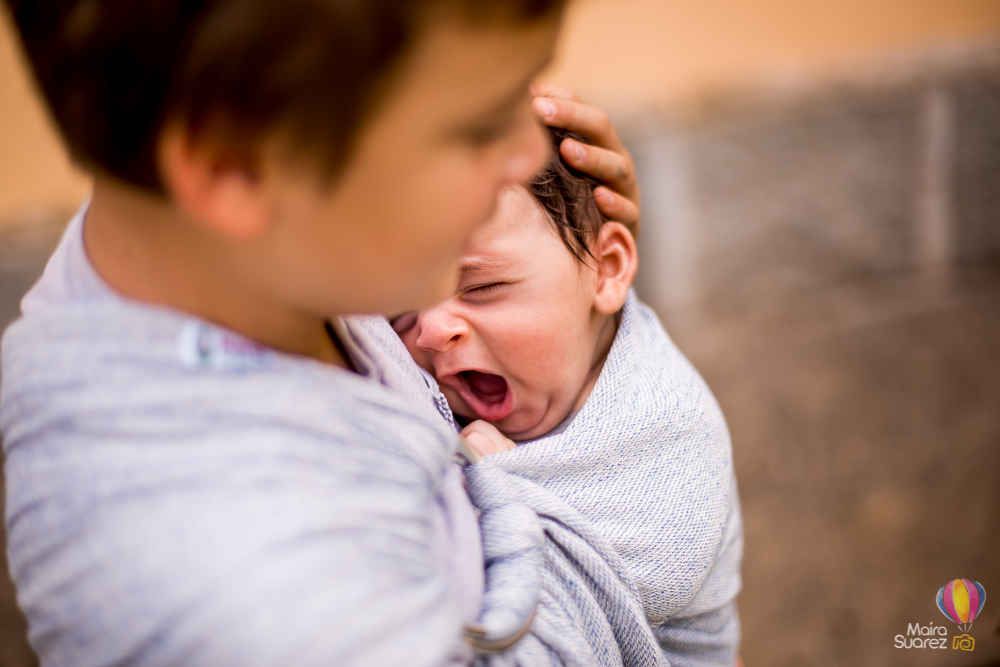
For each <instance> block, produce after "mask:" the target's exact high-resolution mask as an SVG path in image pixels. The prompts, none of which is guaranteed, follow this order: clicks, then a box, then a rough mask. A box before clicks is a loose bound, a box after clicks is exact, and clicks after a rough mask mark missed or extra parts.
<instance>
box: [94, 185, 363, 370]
mask: <svg viewBox="0 0 1000 667" xmlns="http://www.w3.org/2000/svg"><path fill="white" fill-rule="evenodd" d="M83 240H84V247H85V248H86V251H87V256H88V258H89V259H90V262H91V264H92V265H93V267H94V269H95V270H96V271H97V273H98V275H100V276H101V278H102V279H103V280H104V281H105V282H106V283H107V284H108V285H109V286H110V287H111V288H112V289H114V290H115V291H116V292H118V293H119V294H121V295H122V296H124V297H126V298H129V299H134V300H136V301H142V302H146V303H152V304H156V305H161V306H166V307H168V308H173V309H176V310H181V311H184V312H187V313H190V314H192V315H195V316H197V317H199V318H201V319H204V320H206V321H210V322H214V323H216V324H219V325H221V326H224V327H226V328H228V329H231V330H233V331H235V332H237V333H239V334H241V335H243V336H246V337H247V338H250V339H251V340H254V341H256V342H258V343H261V344H263V345H266V346H268V347H272V348H275V349H277V350H281V351H284V352H289V353H292V354H298V355H303V356H307V357H313V358H316V359H319V360H321V361H326V362H330V363H334V364H336V365H339V366H345V367H346V366H347V363H346V361H345V359H344V357H343V355H342V354H341V352H340V351H339V349H338V348H337V345H336V344H335V343H334V342H333V340H332V339H331V338H330V336H329V334H328V333H327V329H326V320H327V319H328V317H324V316H320V315H317V314H315V313H309V312H306V311H303V310H302V309H300V308H296V307H294V306H292V305H291V304H288V303H282V302H280V301H279V300H277V299H275V298H273V296H271V295H269V294H266V293H263V292H261V291H260V290H257V289H254V288H253V287H252V286H251V285H250V284H249V283H248V282H246V281H242V280H240V278H239V271H235V270H233V268H234V267H235V266H237V265H238V252H239V249H238V247H234V246H233V245H232V244H230V243H227V242H225V241H224V240H222V239H220V238H219V237H217V236H214V235H212V234H210V233H209V232H208V231H207V230H204V229H202V228H201V227H200V226H198V225H196V224H194V223H192V222H191V221H190V220H188V219H186V218H185V217H184V216H183V215H181V214H180V213H179V212H178V211H177V210H176V209H175V208H174V207H173V206H171V204H170V203H169V202H167V201H166V200H164V199H162V198H158V197H155V196H153V195H149V194H146V193H144V192H141V191H138V190H136V189H133V188H131V187H129V186H126V185H123V184H121V183H119V182H116V181H114V180H112V179H109V178H106V177H100V176H99V177H97V179H96V181H95V185H94V195H93V198H92V200H91V203H90V207H89V209H88V211H87V216H86V221H85V224H84V228H83ZM332 315H333V313H331V314H330V316H332Z"/></svg>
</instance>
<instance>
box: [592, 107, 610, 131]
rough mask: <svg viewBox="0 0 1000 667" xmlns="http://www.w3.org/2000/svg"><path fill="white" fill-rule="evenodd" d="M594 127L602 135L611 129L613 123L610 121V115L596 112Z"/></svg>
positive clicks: (599, 111)
mask: <svg viewBox="0 0 1000 667" xmlns="http://www.w3.org/2000/svg"><path fill="white" fill-rule="evenodd" d="M594 127H595V129H596V130H597V131H598V132H600V133H601V134H604V133H606V132H607V131H608V130H610V129H611V121H610V120H608V115H607V114H606V113H604V112H603V111H601V110H600V109H597V110H596V111H595V112H594Z"/></svg>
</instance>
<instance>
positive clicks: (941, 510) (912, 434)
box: [664, 267, 1000, 667]
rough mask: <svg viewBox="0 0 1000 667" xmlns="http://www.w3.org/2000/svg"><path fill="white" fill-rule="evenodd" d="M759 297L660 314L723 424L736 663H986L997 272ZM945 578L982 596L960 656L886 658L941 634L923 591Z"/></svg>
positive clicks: (997, 388) (996, 538) (999, 539)
mask: <svg viewBox="0 0 1000 667" xmlns="http://www.w3.org/2000/svg"><path fill="white" fill-rule="evenodd" d="M762 305H763V307H762V309H761V312H759V313H752V312H751V313H735V312H717V313H714V314H712V315H705V314H702V315H701V316H700V317H701V319H700V320H699V321H698V322H697V323H692V322H691V321H690V316H689V314H687V313H676V312H674V313H671V312H667V313H665V318H664V320H665V324H666V326H667V328H668V331H670V332H671V334H672V336H673V337H674V339H675V341H676V342H677V343H678V345H679V346H680V347H681V349H683V350H684V351H685V352H686V353H687V354H688V356H689V357H690V358H691V360H692V361H693V362H694V364H695V366H697V367H698V368H699V369H700V370H701V372H702V373H703V375H704V376H705V378H706V380H707V381H708V383H709V385H710V386H711V387H712V388H713V390H714V391H715V393H716V396H717V398H718V400H719V402H720V404H721V405H722V409H723V412H724V413H725V415H726V417H727V419H728V422H729V426H730V429H731V431H732V436H733V448H734V454H735V459H736V468H737V475H738V479H739V483H740V492H741V498H742V502H743V514H744V520H745V522H746V555H745V560H744V569H743V573H744V590H743V593H742V594H741V596H740V611H741V615H742V620H743V630H744V644H743V655H744V658H745V660H746V664H747V665H748V667H754V666H767V667H783V666H786V665H787V666H788V667H792V666H798V665H817V666H826V665H829V666H834V665H836V666H838V667H862V666H866V665H870V666H872V667H876V666H878V667H881V666H889V665H899V666H900V667H903V666H918V665H928V666H930V665H941V666H944V665H986V664H991V661H994V662H995V663H996V664H1000V641H998V639H1000V637H998V636H997V634H996V633H997V631H998V630H1000V627H998V625H1000V605H998V604H996V603H995V602H992V601H991V599H990V597H989V596H990V595H991V593H990V591H991V590H998V589H1000V562H998V559H997V554H998V553H1000V485H998V484H997V474H998V473H1000V447H998V444H1000V354H998V353H997V347H998V345H1000V270H998V269H996V268H994V269H991V268H987V267H976V268H959V269H955V270H954V271H953V272H952V273H951V274H950V275H949V276H948V277H947V279H945V280H942V281H941V282H939V283H936V284H935V283H933V282H932V283H930V284H928V282H927V279H926V277H925V276H922V275H919V274H901V275H892V276H887V277H885V278H880V279H872V280H865V281H860V282H857V283H854V284H851V285H847V286H844V287H841V288H837V289H832V290H827V291H822V292H816V293H813V294H810V295H808V297H807V298H804V299H802V300H799V301H795V302H789V301H785V302H783V303H781V304H773V303H770V304H762ZM672 320H677V321H681V322H683V323H684V324H683V326H681V325H678V326H672V324H671V322H672ZM955 578H968V579H973V580H975V581H979V582H980V583H982V584H983V585H984V586H985V588H986V590H987V602H986V606H985V608H984V609H983V616H982V618H981V619H980V620H979V621H977V622H976V624H975V626H974V628H973V632H972V634H973V636H974V637H975V638H976V642H977V643H976V647H975V650H974V651H973V652H971V653H962V652H959V651H948V652H946V653H942V652H941V651H940V650H937V651H935V650H926V651H925V650H901V649H896V648H895V647H894V640H893V638H894V637H895V635H897V634H902V635H906V632H907V625H908V624H909V623H920V624H922V625H927V624H929V623H931V622H934V623H935V624H947V625H951V624H950V623H947V619H945V618H944V617H943V616H942V615H941V614H940V612H938V610H937V608H936V606H935V600H934V598H935V596H936V594H937V591H938V589H939V588H940V587H941V586H943V585H944V584H946V583H947V582H948V581H950V580H952V579H955ZM991 584H992V586H991ZM992 595H994V596H996V593H993V594H992ZM995 599H996V598H995V597H994V598H993V600H994V601H995ZM949 630H950V634H959V633H957V632H955V628H954V626H952V627H950V628H949Z"/></svg>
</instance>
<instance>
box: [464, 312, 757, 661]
mask: <svg viewBox="0 0 1000 667" xmlns="http://www.w3.org/2000/svg"><path fill="white" fill-rule="evenodd" d="M466 475H467V480H468V485H469V491H470V494H471V496H472V498H473V501H474V502H475V503H476V505H477V506H478V507H479V508H480V510H481V511H482V518H481V525H482V531H483V542H484V552H485V557H486V560H487V564H488V565H492V568H491V569H489V570H488V574H487V593H486V607H485V611H484V615H483V621H484V624H485V625H488V626H489V625H492V626H493V627H498V628H499V627H501V626H505V625H506V627H507V628H508V629H510V628H513V627H516V626H517V624H518V623H519V622H520V620H521V619H519V618H518V614H519V613H520V614H522V615H523V614H528V613H531V609H532V608H533V604H532V603H533V601H534V599H536V598H537V599H539V606H538V609H537V612H536V617H535V622H534V629H533V632H532V634H531V636H530V637H529V638H528V642H527V643H529V644H538V645H539V646H536V647H535V648H536V649H540V647H542V646H544V647H546V648H547V649H548V650H549V651H550V652H552V654H553V655H555V654H558V655H559V656H560V659H561V660H563V661H564V662H570V663H571V662H573V659H572V653H573V651H572V646H573V645H578V644H579V639H580V637H578V636H575V635H576V633H582V635H583V638H584V639H585V641H584V644H586V645H589V646H591V647H593V649H594V653H595V654H596V658H597V663H598V664H600V665H662V664H671V665H732V664H733V662H734V660H735V656H736V651H737V645H738V641H739V622H738V617H737V615H736V611H735V605H734V603H733V599H734V597H735V595H736V593H737V592H738V590H739V588H740V573H739V567H740V559H741V554H742V523H741V518H740V510H739V502H738V498H737V494H736V486H735V479H734V476H733V468H732V454H731V448H730V441H729V434H728V431H727V429H726V425H725V421H724V420H723V417H722V414H721V412H720V410H719V408H718V406H717V404H716V402H715V400H714V398H713V396H712V394H711V392H710V391H709V389H708V387H707V386H706V385H705V383H704V381H703V380H702V379H701V377H700V376H699V375H698V373H697V372H696V371H695V370H694V368H692V366H691V365H690V364H689V363H688V361H687V360H686V359H685V358H684V356H683V355H682V354H681V353H680V352H679V351H678V350H677V348H676V347H675V346H674V345H673V343H672V342H671V341H670V339H669V337H668V336H667V335H666V333H665V331H664V330H663V328H662V326H661V325H660V323H659V321H658V320H657V318H656V316H655V314H653V312H652V311H651V310H649V309H648V308H647V307H646V306H644V305H643V304H642V303H640V302H639V301H638V300H637V299H636V297H635V294H634V293H630V294H629V297H628V301H627V303H626V305H625V308H624V312H623V315H622V321H621V325H620V328H619V331H618V334H617V337H616V339H615V341H614V344H613V346H612V349H611V351H610V353H609V356H608V359H607V361H606V363H605V366H604V369H603V371H602V374H601V377H600V378H599V380H598V382H597V384H596V386H595V387H594V390H593V392H592V394H591V395H590V397H589V398H588V400H587V402H586V404H585V405H584V407H583V409H582V410H581V411H580V412H579V413H578V414H577V415H576V416H575V418H574V419H573V421H572V422H571V423H570V424H569V426H568V427H567V428H566V429H565V430H564V431H563V432H561V433H559V434H557V435H552V436H549V437H543V438H540V439H538V440H535V441H531V442H528V443H524V444H522V445H521V446H520V447H518V448H517V449H516V450H513V451H509V452H504V453H502V454H498V455H494V456H491V457H488V458H486V459H484V460H483V461H482V462H480V463H477V464H476V465H473V466H470V467H469V468H468V469H467V471H466ZM527 510H530V511H527ZM532 514H536V515H537V517H538V519H537V521H538V522H539V524H540V527H541V529H542V531H543V533H544V538H545V539H544V541H543V542H542V543H541V546H540V548H539V549H538V550H537V552H534V556H533V557H534V558H535V559H536V560H535V561H532V557H531V556H529V554H531V553H532V552H531V549H530V547H529V546H528V542H529V541H530V535H531V534H532V531H534V530H536V528H535V526H534V523H533V520H534V517H532V516H531V515H532ZM518 533H520V534H522V535H524V536H525V537H524V538H523V539H524V544H525V547H524V548H522V549H520V550H512V549H511V546H510V545H511V544H512V543H516V542H517V540H516V539H512V537H511V536H512V535H516V534H518ZM514 552H516V553H514ZM512 554H513V555H512ZM508 560H513V561H514V562H507V561H508ZM537 563H540V564H541V574H540V576H539V575H535V574H534V573H533V571H532V569H531V566H532V565H535V564H537ZM502 565H506V566H507V567H506V570H505V569H504V568H503V567H500V566H502ZM519 572H520V574H519ZM519 577H520V578H519ZM511 582H515V583H514V584H512V583H511ZM517 582H519V583H520V585H517ZM539 591H540V592H539ZM574 629H575V630H574ZM498 632H499V631H498ZM527 649H528V646H525V647H523V648H522V650H527ZM516 654H517V651H515V652H511V653H510V654H509V656H508V661H509V662H510V663H511V664H516V663H520V664H536V663H534V662H530V661H524V660H519V659H518V658H517V655H516ZM536 659H538V660H541V658H540V657H539V658H536ZM580 660H581V664H589V663H590V661H592V660H593V658H592V657H585V656H581V657H580Z"/></svg>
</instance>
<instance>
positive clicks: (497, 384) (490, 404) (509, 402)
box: [458, 371, 514, 421]
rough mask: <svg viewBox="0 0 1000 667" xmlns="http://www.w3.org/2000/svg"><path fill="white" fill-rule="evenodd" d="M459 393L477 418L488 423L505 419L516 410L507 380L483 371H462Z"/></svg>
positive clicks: (459, 375) (459, 374)
mask: <svg viewBox="0 0 1000 667" xmlns="http://www.w3.org/2000/svg"><path fill="white" fill-rule="evenodd" d="M458 377H459V378H460V379H461V382H460V385H459V390H458V391H459V393H460V394H461V395H462V398H464V399H465V402H466V403H468V404H469V407H470V408H472V409H473V410H474V411H475V413H476V416H478V417H479V418H480V419H485V420H486V421H497V420H499V419H503V418H504V417H506V416H507V415H509V414H510V412H511V410H513V409H514V397H513V395H512V394H511V391H510V388H509V387H508V386H507V380H505V379H504V378H502V377H500V376H499V375H494V374H493V373H483V372H481V371H462V372H460V373H458Z"/></svg>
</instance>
